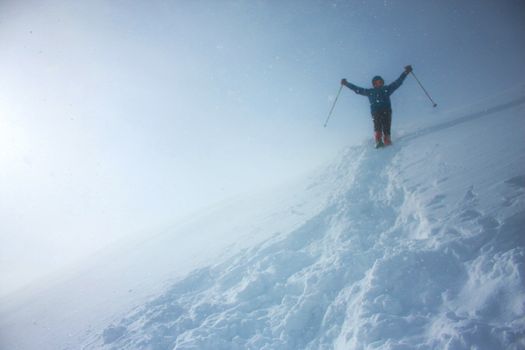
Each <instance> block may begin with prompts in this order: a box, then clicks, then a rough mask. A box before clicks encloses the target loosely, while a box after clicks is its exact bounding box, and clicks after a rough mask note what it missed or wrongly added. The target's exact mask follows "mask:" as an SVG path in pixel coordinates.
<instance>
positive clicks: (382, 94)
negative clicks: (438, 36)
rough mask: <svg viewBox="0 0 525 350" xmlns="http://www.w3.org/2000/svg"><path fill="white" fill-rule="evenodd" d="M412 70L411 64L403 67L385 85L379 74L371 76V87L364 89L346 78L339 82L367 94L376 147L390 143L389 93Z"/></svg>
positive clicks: (390, 112)
mask: <svg viewBox="0 0 525 350" xmlns="http://www.w3.org/2000/svg"><path fill="white" fill-rule="evenodd" d="M410 72H412V66H410V65H408V66H406V67H405V71H404V72H403V73H401V76H400V77H399V78H397V79H396V80H395V81H394V82H393V83H391V84H389V85H385V81H384V80H383V78H381V77H380V76H379V75H376V76H375V77H374V78H372V86H373V88H372V89H365V88H362V87H359V86H356V85H354V84H352V83H349V82H348V81H347V80H346V79H342V80H341V84H342V85H344V86H346V87H347V88H349V89H351V90H353V91H354V92H355V93H356V94H359V95H363V96H367V97H368V100H369V101H370V109H371V112H372V119H373V121H374V139H375V142H376V148H379V147H383V146H388V145H391V144H392V139H391V137H390V127H391V124H392V105H391V103H390V95H392V93H393V92H394V91H396V90H397V88H399V87H400V86H401V84H403V81H404V80H405V78H406V77H407V75H408V74H410Z"/></svg>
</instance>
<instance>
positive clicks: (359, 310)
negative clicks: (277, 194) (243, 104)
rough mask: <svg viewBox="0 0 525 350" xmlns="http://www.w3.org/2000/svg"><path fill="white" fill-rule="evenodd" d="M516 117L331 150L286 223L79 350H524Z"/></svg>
mask: <svg viewBox="0 0 525 350" xmlns="http://www.w3.org/2000/svg"><path fill="white" fill-rule="evenodd" d="M524 104H525V99H524V98H520V99H516V100H513V101H511V102H508V103H503V104H500V105H496V106H491V107H490V108H486V109H483V110H482V111H480V112H475V113H467V114H464V115H461V116H459V117H458V116H453V118H450V119H448V120H444V121H441V122H440V123H437V124H435V125H431V126H427V127H425V128H421V129H420V130H418V131H416V132H412V133H407V134H405V135H403V136H401V137H399V138H398V139H397V140H394V142H395V144H394V146H392V147H389V148H386V149H383V150H375V149H373V148H372V147H371V145H364V146H361V147H353V148H350V149H348V150H346V152H345V153H344V154H343V155H342V157H341V159H340V161H339V163H338V164H336V165H334V166H332V167H331V168H329V169H328V172H327V173H326V174H325V176H324V177H322V178H318V181H321V182H323V183H322V184H320V183H316V184H314V185H313V186H321V187H322V188H323V189H325V190H326V192H328V193H330V196H329V197H328V198H327V200H326V201H322V202H323V205H322V206H321V207H319V208H317V207H315V206H313V208H315V210H310V211H309V212H308V213H309V214H308V216H307V217H305V216H302V217H301V222H300V223H298V224H296V225H293V226H291V227H290V229H289V230H284V231H278V233H277V234H272V233H275V232H276V230H275V228H274V227H273V226H272V222H268V221H266V222H265V223H264V225H263V226H261V227H259V229H260V230H262V231H266V232H267V238H265V239H263V240H261V241H260V242H258V243H257V244H254V245H252V246H248V247H244V248H243V249H242V250H241V251H240V252H238V253H236V254H233V255H232V256H230V257H228V259H226V260H222V261H219V262H218V263H215V264H211V265H209V266H205V267H202V268H199V269H196V270H193V271H192V272H190V273H188V274H187V276H186V277H184V278H182V279H180V280H178V281H176V282H175V283H174V284H172V285H171V286H170V287H169V288H167V289H166V290H165V291H164V292H162V293H161V294H160V295H158V296H156V297H154V298H152V299H151V300H149V301H148V302H147V303H144V304H142V305H139V306H138V307H136V308H135V309H133V310H131V311H129V312H128V313H127V314H126V315H124V316H123V317H120V318H118V319H114V320H112V321H111V322H109V323H108V324H107V326H106V327H105V328H104V329H103V330H95V331H93V332H91V333H89V334H88V335H87V337H86V338H85V339H84V340H83V343H82V348H85V349H177V350H182V349H214V350H217V349H268V350H269V349H272V350H274V349H334V348H335V349H473V348H475V349H487V350H488V349H524V348H525V288H524V286H525V142H524V141H523V136H524V135H525V122H524V121H525V120H524V119H525V108H524ZM338 179H339V180H338ZM341 180H344V181H341ZM317 199H318V198H317V197H316V196H311V197H309V198H307V199H305V200H306V201H310V202H315V201H316V200H317ZM291 213H292V210H291V209H290V210H288V211H286V212H285V213H284V214H283V216H284V217H285V216H286V215H292V214H291ZM253 224H254V225H256V224H257V223H253Z"/></svg>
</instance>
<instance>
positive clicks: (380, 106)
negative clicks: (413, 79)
mask: <svg viewBox="0 0 525 350" xmlns="http://www.w3.org/2000/svg"><path fill="white" fill-rule="evenodd" d="M407 75H408V73H406V72H403V73H402V74H401V76H400V77H399V78H397V79H396V80H395V81H394V82H393V83H391V84H389V85H383V86H382V87H380V88H372V89H364V88H362V87H359V86H356V85H354V84H352V83H349V82H347V83H346V84H345V86H346V87H348V88H349V89H352V90H354V92H355V93H356V94H359V95H363V96H368V100H369V101H370V109H371V111H372V114H374V112H377V111H379V110H385V109H387V110H392V105H391V104H390V95H392V94H393V93H394V91H396V90H397V88H398V87H400V86H401V84H403V81H404V80H405V78H406V77H407Z"/></svg>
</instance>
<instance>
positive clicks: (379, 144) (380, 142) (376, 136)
mask: <svg viewBox="0 0 525 350" xmlns="http://www.w3.org/2000/svg"><path fill="white" fill-rule="evenodd" d="M382 136H383V133H382V132H381V131H376V132H375V134H374V139H375V140H376V148H380V147H383V146H384V144H383V140H382Z"/></svg>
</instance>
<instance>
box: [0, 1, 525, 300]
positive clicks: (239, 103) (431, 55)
mask: <svg viewBox="0 0 525 350" xmlns="http://www.w3.org/2000/svg"><path fill="white" fill-rule="evenodd" d="M524 23H525V5H524V2H523V1H522V0H512V1H511V0H502V1H489V0H481V1H480V0H468V1H448V0H439V1H438V0H436V1H421V0H411V1H409V0H407V1H387V0H382V1H320V0H319V1H255V0H254V1H226V0H224V1H211V0H210V1H155V0H152V1H131V0H129V1H123V0H94V1H22V0H16V1H9V0H0V53H1V54H0V259H1V260H0V262H1V266H0V274H1V276H2V277H1V278H2V285H1V286H0V295H1V294H5V293H6V292H8V291H11V290H13V289H14V288H16V287H17V286H20V285H22V284H24V283H26V282H27V281H29V280H32V279H34V278H36V277H38V276H40V275H42V274H43V273H46V272H49V271H51V270H53V269H56V268H58V267H61V266H65V265H67V264H69V263H71V262H73V261H75V260H78V259H80V258H82V257H84V256H85V255H87V254H89V253H91V252H93V251H95V250H96V249H98V248H100V247H102V246H104V245H106V244H107V243H109V242H111V241H113V240H115V239H116V238H119V237H122V236H126V235H129V234H133V233H136V232H137V231H145V232H147V231H148V230H152V231H153V230H155V229H156V228H158V227H162V226H164V225H168V224H170V223H173V222H175V221H176V220H178V219H180V218H181V217H183V216H185V215H188V214H189V213H192V212H194V211H195V210H198V209H199V208H202V207H205V206H208V205H210V204H213V203H216V202H218V201H220V200H222V199H225V198H230V197H232V196H236V195H239V194H242V193H246V192H254V191H259V190H261V189H263V188H268V187H271V186H272V185H274V184H277V183H280V182H282V181H283V180H286V179H290V178H293V177H294V176H297V175H298V174H302V173H304V172H306V171H308V170H309V169H312V168H314V167H316V166H317V165H318V164H320V163H323V162H325V161H327V160H329V159H330V158H331V157H333V156H335V154H336V153H337V151H338V150H339V149H341V148H342V147H344V146H346V145H351V144H355V143H362V142H363V141H364V140H368V139H370V138H371V134H372V123H371V120H370V116H369V106H368V102H367V100H366V99H365V98H363V97H361V96H358V95H355V94H354V93H353V92H351V91H350V90H348V89H345V90H343V93H342V94H341V97H340V99H339V102H338V105H337V106H336V109H335V111H334V114H333V116H332V120H331V121H330V124H329V127H328V128H326V129H323V128H322V125H323V123H324V120H325V118H326V115H327V113H328V111H329V109H330V106H331V101H332V100H333V98H334V96H335V94H336V92H337V90H338V88H339V81H340V79H341V78H343V77H345V78H347V79H348V80H349V81H351V82H353V83H354V84H357V85H360V86H364V87H368V86H370V80H371V78H372V76H374V75H376V74H380V75H382V76H383V77H384V78H385V80H386V81H387V83H388V82H390V81H392V80H393V79H395V78H397V77H398V76H399V74H400V73H401V72H402V70H403V67H404V66H405V65H406V64H412V65H413V66H414V72H415V73H416V74H417V75H418V77H419V78H420V79H421V80H422V82H423V83H424V84H425V86H426V88H427V90H429V92H430V93H431V94H432V95H433V98H434V99H435V100H436V101H437V103H438V104H439V108H438V109H437V110H434V109H432V106H431V104H430V103H429V101H428V100H427V99H426V96H425V95H424V94H423V93H422V91H421V90H420V89H419V87H418V86H417V85H416V83H415V82H414V81H413V79H412V78H411V77H409V78H408V79H407V80H406V82H405V84H404V85H403V86H402V87H401V88H400V89H399V90H398V91H397V92H396V93H395V95H393V108H394V124H393V133H394V135H395V133H396V130H397V129H399V128H402V127H403V125H407V124H408V123H410V122H411V121H414V120H417V119H420V118H425V119H430V118H439V114H440V113H441V112H440V111H443V110H446V109H452V108H454V107H458V106H462V105H465V104H469V103H473V102H476V101H478V100H480V99H483V98H484V97H487V96H491V95H492V94H495V93H498V92H500V91H502V90H505V89H507V88H512V87H514V86H516V85H519V84H523V78H524V77H525V74H524V73H525V68H524V65H523V62H525V46H524V44H523V38H524V37H525V24H524ZM394 142H395V137H394Z"/></svg>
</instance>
